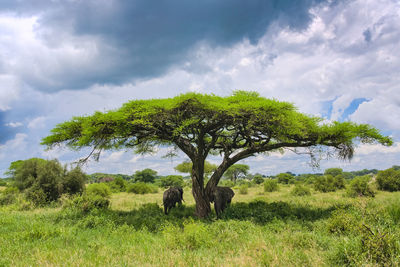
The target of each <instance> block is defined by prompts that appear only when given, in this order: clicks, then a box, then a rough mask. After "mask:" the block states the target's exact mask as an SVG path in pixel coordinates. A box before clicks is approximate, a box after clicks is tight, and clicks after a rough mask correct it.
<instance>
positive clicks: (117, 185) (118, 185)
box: [107, 177, 126, 193]
mask: <svg viewBox="0 0 400 267" xmlns="http://www.w3.org/2000/svg"><path fill="white" fill-rule="evenodd" d="M107 186H108V187H110V189H111V191H112V192H115V193H119V192H125V191H126V181H125V180H124V179H123V178H122V177H117V178H115V179H114V180H112V181H111V182H108V183H107Z"/></svg>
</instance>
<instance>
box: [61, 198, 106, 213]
mask: <svg viewBox="0 0 400 267" xmlns="http://www.w3.org/2000/svg"><path fill="white" fill-rule="evenodd" d="M109 206H110V200H109V199H108V198H106V197H103V196H101V195H98V194H83V195H80V196H76V197H74V198H73V199H72V200H71V201H66V202H65V204H64V206H63V208H73V209H78V210H80V211H82V212H89V211H92V210H95V209H107V208H108V207H109Z"/></svg>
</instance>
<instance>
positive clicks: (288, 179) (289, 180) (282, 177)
mask: <svg viewBox="0 0 400 267" xmlns="http://www.w3.org/2000/svg"><path fill="white" fill-rule="evenodd" d="M276 178H277V179H278V183H281V184H293V183H294V181H295V179H294V177H293V175H291V174H289V173H287V172H283V173H280V174H278V175H277V176H276Z"/></svg>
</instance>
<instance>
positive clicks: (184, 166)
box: [174, 160, 217, 175]
mask: <svg viewBox="0 0 400 267" xmlns="http://www.w3.org/2000/svg"><path fill="white" fill-rule="evenodd" d="M174 169H175V170H177V171H178V172H182V173H189V174H190V173H192V169H193V163H192V162H190V161H184V162H182V163H180V164H178V165H176V166H175V168H174ZM216 169H217V165H215V164H212V163H210V162H208V161H207V160H206V161H205V162H204V174H205V175H210V174H211V173H213V172H214V171H215V170H216Z"/></svg>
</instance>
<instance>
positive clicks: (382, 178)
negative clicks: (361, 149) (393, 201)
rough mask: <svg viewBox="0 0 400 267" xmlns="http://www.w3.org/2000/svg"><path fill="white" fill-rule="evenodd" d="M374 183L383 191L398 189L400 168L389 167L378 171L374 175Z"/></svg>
mask: <svg viewBox="0 0 400 267" xmlns="http://www.w3.org/2000/svg"><path fill="white" fill-rule="evenodd" d="M376 183H377V185H378V189H379V190H384V191H390V192H393V191H399V190H400V170H396V169H394V168H390V169H387V170H384V171H379V172H378V175H377V176H376Z"/></svg>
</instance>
